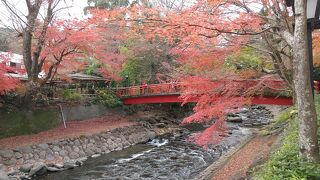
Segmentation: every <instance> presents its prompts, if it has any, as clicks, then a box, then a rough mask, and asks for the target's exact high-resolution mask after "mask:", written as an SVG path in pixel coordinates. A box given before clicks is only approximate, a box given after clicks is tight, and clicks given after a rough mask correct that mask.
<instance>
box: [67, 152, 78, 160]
mask: <svg viewBox="0 0 320 180" xmlns="http://www.w3.org/2000/svg"><path fill="white" fill-rule="evenodd" d="M69 157H70V158H71V159H77V158H78V157H79V154H77V153H76V152H71V153H70V154H69Z"/></svg>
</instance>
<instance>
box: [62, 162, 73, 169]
mask: <svg viewBox="0 0 320 180" xmlns="http://www.w3.org/2000/svg"><path fill="white" fill-rule="evenodd" d="M63 167H64V168H65V169H73V168H74V167H75V164H74V163H72V162H65V163H64V165H63Z"/></svg>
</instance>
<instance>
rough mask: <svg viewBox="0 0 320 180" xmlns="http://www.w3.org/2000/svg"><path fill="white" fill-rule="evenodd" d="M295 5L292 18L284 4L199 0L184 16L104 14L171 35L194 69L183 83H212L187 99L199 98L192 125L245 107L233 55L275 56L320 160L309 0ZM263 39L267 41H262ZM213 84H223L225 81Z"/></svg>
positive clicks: (135, 11)
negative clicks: (230, 66) (231, 68)
mask: <svg viewBox="0 0 320 180" xmlns="http://www.w3.org/2000/svg"><path fill="white" fill-rule="evenodd" d="M295 7H299V8H298V9H297V10H296V11H295V16H292V13H290V10H288V9H287V8H286V6H285V4H284V3H283V1H276V0H272V1H269V0H257V1H246V0H245V1H242V0H241V1H240V0H239V1H238V0H236V1H215V0H212V1H205V2H204V1H198V2H197V3H195V4H194V5H193V6H191V7H189V8H186V9H184V10H183V11H181V12H179V13H176V12H169V13H167V14H165V15H164V14H163V13H161V10H159V9H156V8H146V7H143V6H138V5H137V6H134V7H130V9H126V10H124V9H119V10H117V11H118V13H116V12H115V11H112V12H111V11H109V12H103V13H104V14H105V15H106V16H107V17H108V20H109V21H118V22H119V24H121V25H125V26H131V27H132V28H133V29H134V30H135V31H136V32H137V33H141V32H143V34H145V36H146V37H148V38H150V39H154V40H155V39H157V38H158V37H166V38H167V40H168V42H169V43H171V44H175V46H174V48H173V49H172V50H171V52H172V53H176V54H179V55H180V57H181V58H180V62H182V63H184V64H188V66H189V67H192V68H191V71H190V68H189V69H187V71H185V70H184V71H183V72H187V74H181V76H182V77H183V78H182V79H184V80H187V81H189V83H194V84H199V82H203V84H206V85H205V86H194V88H193V89H192V90H188V91H186V92H185V94H184V95H183V97H184V98H185V99H186V100H187V99H188V98H192V96H195V95H197V96H198V98H199V101H198V103H197V106H196V108H195V114H194V115H193V116H191V117H189V118H188V119H187V121H192V120H197V121H199V120H205V119H206V120H209V119H211V118H212V117H221V116H223V114H224V113H222V112H228V111H230V110H232V107H233V106H238V105H241V104H244V102H245V100H246V98H244V97H242V98H240V97H238V95H239V91H241V89H242V88H241V85H240V84H239V83H236V82H234V81H232V79H234V78H238V77H237V76H236V75H235V74H232V73H230V72H226V71H224V70H223V69H222V68H221V64H222V62H223V61H224V59H225V58H226V56H227V55H228V54H230V52H236V51H239V50H240V48H241V47H243V46H250V47H253V48H255V49H257V50H259V51H260V52H263V53H265V54H266V55H269V56H270V59H272V60H273V62H274V67H275V69H276V70H277V72H278V75H279V76H280V77H281V78H282V79H284V80H285V81H286V82H287V84H288V85H289V87H290V88H291V90H293V91H294V93H293V95H296V96H295V97H296V102H297V106H298V110H299V112H298V114H299V121H300V126H299V136H300V152H301V156H302V157H304V158H307V159H308V160H310V161H317V160H318V159H319V153H318V152H319V151H318V149H319V147H318V141H317V124H316V123H317V122H316V113H315V106H314V102H313V100H312V95H311V89H310V78H309V74H308V64H307V62H308V61H307V48H306V47H307V46H306V32H305V30H306V29H305V28H306V24H305V23H306V17H305V9H306V6H305V1H303V0H298V1H296V6H295ZM124 12H126V13H125V14H126V16H124V15H123V14H124ZM97 13H99V12H97ZM121 17H122V20H121ZM293 19H294V21H295V28H294V29H293V26H292V24H293V22H294V21H293ZM261 39H262V40H264V43H261ZM192 69H193V70H192ZM186 76H187V77H189V78H186ZM271 77H272V76H266V77H265V78H263V79H261V82H260V83H257V84H255V85H256V86H255V87H256V88H255V90H259V89H260V88H257V87H259V86H261V85H262V84H265V83H264V82H265V80H266V79H270V78H271ZM212 80H214V81H216V82H217V81H218V82H219V80H220V82H221V83H220V84H219V83H215V82H212ZM269 85H272V84H269ZM269 85H268V86H269ZM195 92H197V93H195ZM223 98H226V99H223ZM211 129H217V128H215V127H213V128H211ZM211 132H212V131H211ZM208 134H210V133H207V134H206V135H208Z"/></svg>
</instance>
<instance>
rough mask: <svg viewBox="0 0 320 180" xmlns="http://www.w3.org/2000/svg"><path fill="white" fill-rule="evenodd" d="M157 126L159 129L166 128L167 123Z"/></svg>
mask: <svg viewBox="0 0 320 180" xmlns="http://www.w3.org/2000/svg"><path fill="white" fill-rule="evenodd" d="M155 126H156V127H158V128H165V127H166V124H165V123H157V124H155Z"/></svg>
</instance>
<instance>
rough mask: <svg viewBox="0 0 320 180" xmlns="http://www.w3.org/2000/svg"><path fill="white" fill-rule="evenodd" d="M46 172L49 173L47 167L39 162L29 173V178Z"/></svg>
mask: <svg viewBox="0 0 320 180" xmlns="http://www.w3.org/2000/svg"><path fill="white" fill-rule="evenodd" d="M46 172H47V167H46V165H45V164H44V163H42V162H38V163H36V164H35V165H34V166H33V168H31V170H30V172H29V176H30V177H32V176H34V175H43V174H45V173H46Z"/></svg>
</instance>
